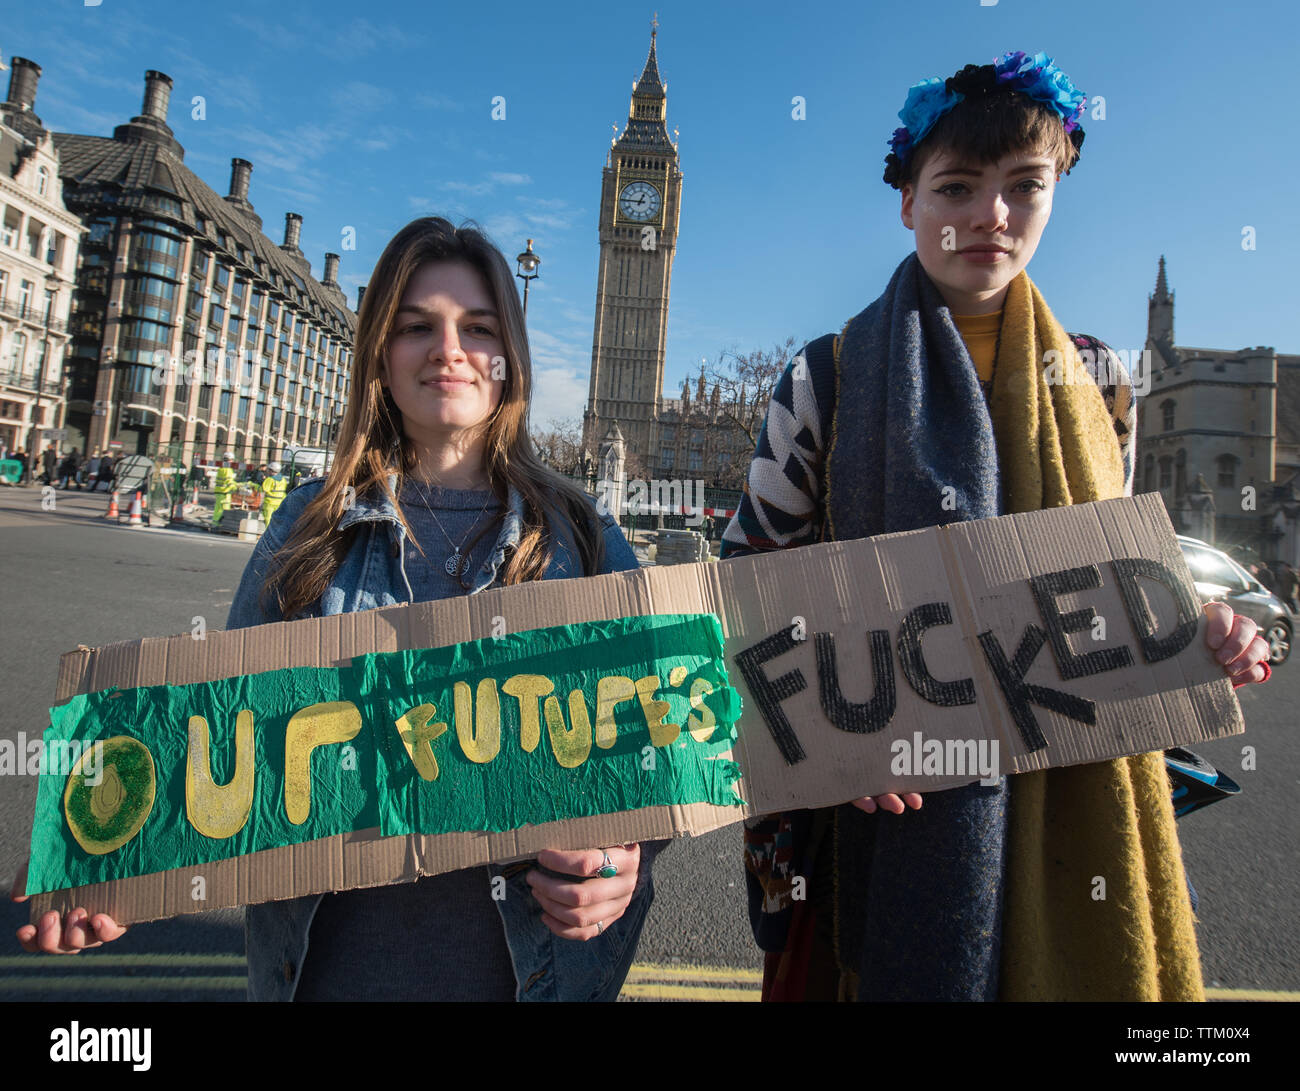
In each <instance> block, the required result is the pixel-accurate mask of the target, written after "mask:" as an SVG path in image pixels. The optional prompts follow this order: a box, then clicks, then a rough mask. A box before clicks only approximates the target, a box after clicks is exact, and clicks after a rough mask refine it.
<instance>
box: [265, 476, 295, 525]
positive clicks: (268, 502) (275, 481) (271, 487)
mask: <svg viewBox="0 0 1300 1091" xmlns="http://www.w3.org/2000/svg"><path fill="white" fill-rule="evenodd" d="M267 469H268V470H270V471H271V472H270V473H269V474H267V476H266V477H264V478H262V522H263V523H265V524H267V525H268V526H269V525H270V523H271V516H272V515H274V514H275V509H276V508H278V507H279V506H280V505H281V504H282V503H283V502H284V498H285V497H286V496H288V495H289V481H288V479H287V478H286V477H284V475H283V474H281V473H280V464H279V463H278V462H272V463H271V464H270V465H269V466H267Z"/></svg>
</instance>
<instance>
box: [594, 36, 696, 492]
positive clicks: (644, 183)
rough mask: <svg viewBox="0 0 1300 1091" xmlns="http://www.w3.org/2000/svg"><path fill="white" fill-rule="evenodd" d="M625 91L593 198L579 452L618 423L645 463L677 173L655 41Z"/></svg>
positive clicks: (673, 242) (673, 241)
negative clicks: (594, 233)
mask: <svg viewBox="0 0 1300 1091" xmlns="http://www.w3.org/2000/svg"><path fill="white" fill-rule="evenodd" d="M657 33H658V31H657V29H656V30H654V31H652V32H651V34H650V55H649V56H648V57H647V58H646V62H645V70H644V71H643V72H642V73H641V78H640V79H639V80H637V82H636V84H635V85H634V87H633V90H632V105H631V109H630V110H629V112H628V118H627V125H626V126H625V127H624V129H623V133H622V135H621V136H619V137H618V138H617V139H616V140H615V141H614V142H613V143H612V145H611V146H610V150H609V155H608V156H607V158H606V160H605V170H604V178H603V180H602V183H601V195H600V225H599V227H600V266H599V270H598V272H597V274H596V323H595V332H594V335H593V337H592V345H591V385H590V389H589V392H588V395H587V411H586V413H584V414H583V446H584V448H585V449H586V450H587V451H589V452H591V453H592V455H593V456H594V455H595V453H596V448H597V446H598V445H599V444H600V442H601V440H602V439H603V438H604V436H605V433H606V432H607V431H608V429H609V426H610V423H611V422H613V421H617V422H618V424H619V427H620V430H621V431H622V433H623V438H624V441H625V443H626V445H627V453H628V455H629V457H631V456H639V458H638V459H637V460H636V461H634V462H633V466H636V465H637V464H638V462H639V464H640V466H642V467H644V466H648V465H650V463H651V461H652V459H651V457H650V455H651V452H652V451H653V450H654V447H653V443H654V441H655V438H656V437H655V434H654V431H655V420H656V414H657V411H658V407H659V400H660V396H661V391H662V390H663V381H664V345H665V339H666V335H667V330H668V286H669V281H670V279H671V277H672V269H673V255H674V253H675V252H676V249H677V220H678V215H679V212H680V210H681V194H682V172H681V170H680V169H678V161H677V147H676V145H675V144H674V143H673V142H672V140H670V139H669V136H668V130H667V127H666V123H665V117H666V110H667V94H666V88H665V87H664V85H663V83H662V82H661V81H660V79H659V61H658V58H657V57H656V56H655V36H656V35H657Z"/></svg>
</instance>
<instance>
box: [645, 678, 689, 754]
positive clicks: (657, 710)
mask: <svg viewBox="0 0 1300 1091" xmlns="http://www.w3.org/2000/svg"><path fill="white" fill-rule="evenodd" d="M658 688H659V676H658V675H657V674H648V675H646V676H645V677H644V678H638V679H637V680H636V695H637V696H638V697H640V698H641V711H642V712H644V713H645V722H646V726H647V727H649V728H650V741H651V742H652V743H653V744H654V745H655V746H668V745H669V744H670V743H674V742H676V741H677V736H678V735H680V734H681V731H682V728H681V725H680V724H666V723H664V717H665V716H666V715H667V714H668V710H669V708H670V707H671V706H670V705H669V704H668V702H667V701H656V700H655V699H654V696H655V691H656V690H657V689H658Z"/></svg>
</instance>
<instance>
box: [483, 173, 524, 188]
mask: <svg viewBox="0 0 1300 1091" xmlns="http://www.w3.org/2000/svg"><path fill="white" fill-rule="evenodd" d="M488 178H490V179H491V180H492V181H493V182H500V183H501V184H502V185H503V186H526V185H530V184H531V183H532V181H533V180H532V179H531V178H530V177H528V175H526V174H512V173H510V172H509V171H493V172H492V173H491V174H489V175H488Z"/></svg>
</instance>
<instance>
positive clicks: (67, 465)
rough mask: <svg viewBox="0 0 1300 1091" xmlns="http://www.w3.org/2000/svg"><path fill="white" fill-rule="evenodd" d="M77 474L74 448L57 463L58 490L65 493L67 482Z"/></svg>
mask: <svg viewBox="0 0 1300 1091" xmlns="http://www.w3.org/2000/svg"><path fill="white" fill-rule="evenodd" d="M76 473H77V449H76V448H75V447H74V448H72V450H71V451H69V452H68V453H67V454H66V455H64V456H63V461H62V462H60V463H59V483H58V488H60V489H63V490H64V491H65V492H66V491H67V488H68V482H69V481H72V480H73V478H74V477H75V476H76Z"/></svg>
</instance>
